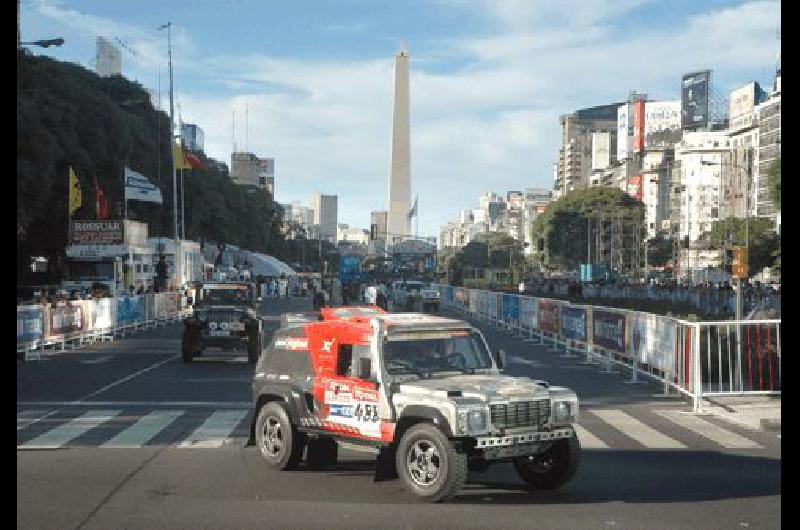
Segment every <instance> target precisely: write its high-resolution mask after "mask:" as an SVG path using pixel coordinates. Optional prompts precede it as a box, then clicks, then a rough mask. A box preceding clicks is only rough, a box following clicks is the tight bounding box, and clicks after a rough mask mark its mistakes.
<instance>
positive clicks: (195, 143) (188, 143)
mask: <svg viewBox="0 0 800 530" xmlns="http://www.w3.org/2000/svg"><path fill="white" fill-rule="evenodd" d="M181 139H183V145H184V146H185V147H186V148H187V149H189V150H190V151H195V152H198V151H203V150H204V149H203V144H204V141H205V140H204V139H205V135H204V134H203V129H201V128H200V127H198V126H197V125H195V124H193V123H181Z"/></svg>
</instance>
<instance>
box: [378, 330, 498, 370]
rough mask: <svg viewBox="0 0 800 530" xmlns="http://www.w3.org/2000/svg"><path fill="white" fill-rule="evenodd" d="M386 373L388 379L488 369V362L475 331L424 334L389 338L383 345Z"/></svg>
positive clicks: (485, 352)
mask: <svg viewBox="0 0 800 530" xmlns="http://www.w3.org/2000/svg"><path fill="white" fill-rule="evenodd" d="M383 355H384V360H385V362H386V369H387V371H388V372H389V373H390V374H392V375H401V374H416V375H419V376H421V377H424V376H430V375H431V374H434V373H437V372H452V371H459V372H465V373H472V372H474V371H475V370H482V369H488V368H492V360H491V357H490V355H489V352H488V351H487V350H486V346H485V344H484V342H483V339H482V338H481V336H480V335H479V334H478V333H477V332H475V331H468V330H458V331H444V332H443V331H426V332H412V333H400V334H397V335H394V336H392V335H390V336H389V337H388V340H386V341H385V342H384V346H383Z"/></svg>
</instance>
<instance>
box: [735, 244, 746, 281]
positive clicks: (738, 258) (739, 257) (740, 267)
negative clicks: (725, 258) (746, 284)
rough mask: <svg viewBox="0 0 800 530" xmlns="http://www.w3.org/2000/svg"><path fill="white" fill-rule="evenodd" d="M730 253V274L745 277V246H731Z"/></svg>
mask: <svg viewBox="0 0 800 530" xmlns="http://www.w3.org/2000/svg"><path fill="white" fill-rule="evenodd" d="M732 253H733V256H732V260H731V274H732V275H733V276H734V277H736V278H747V277H748V272H749V271H748V263H747V247H733V251H732Z"/></svg>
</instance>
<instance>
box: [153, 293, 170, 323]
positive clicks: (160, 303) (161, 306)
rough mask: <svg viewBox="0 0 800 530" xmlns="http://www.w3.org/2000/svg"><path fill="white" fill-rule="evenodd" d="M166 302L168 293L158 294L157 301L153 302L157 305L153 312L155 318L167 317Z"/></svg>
mask: <svg viewBox="0 0 800 530" xmlns="http://www.w3.org/2000/svg"><path fill="white" fill-rule="evenodd" d="M166 300H167V296H166V293H158V294H157V295H156V297H155V300H154V301H153V302H154V303H155V308H154V311H153V315H154V316H155V318H164V317H166V316H167V305H166Z"/></svg>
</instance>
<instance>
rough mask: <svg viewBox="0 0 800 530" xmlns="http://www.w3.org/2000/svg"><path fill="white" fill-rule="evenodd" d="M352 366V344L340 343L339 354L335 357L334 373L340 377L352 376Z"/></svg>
mask: <svg viewBox="0 0 800 530" xmlns="http://www.w3.org/2000/svg"><path fill="white" fill-rule="evenodd" d="M352 366H353V346H351V345H350V344H340V345H339V354H338V356H337V357H336V375H339V376H342V377H353V376H354V375H355V373H354V372H351V368H352Z"/></svg>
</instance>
